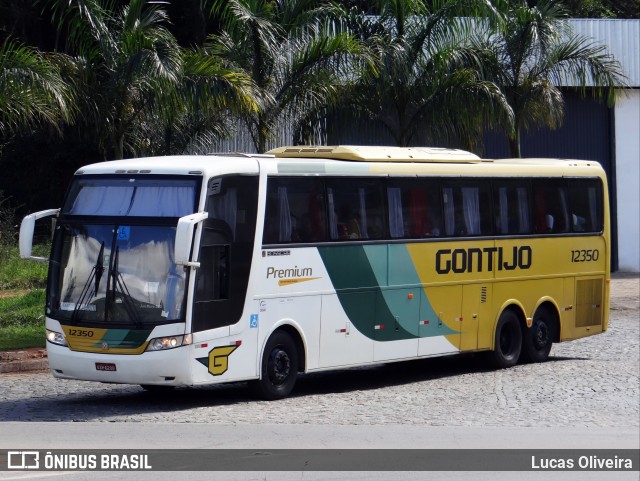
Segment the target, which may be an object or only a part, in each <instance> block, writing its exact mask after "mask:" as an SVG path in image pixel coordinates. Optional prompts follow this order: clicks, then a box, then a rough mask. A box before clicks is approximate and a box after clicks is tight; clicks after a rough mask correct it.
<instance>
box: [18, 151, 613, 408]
mask: <svg viewBox="0 0 640 481" xmlns="http://www.w3.org/2000/svg"><path fill="white" fill-rule="evenodd" d="M47 216H55V218H56V222H55V229H54V230H55V232H54V238H53V244H52V249H51V255H50V259H48V261H49V276H48V288H47V301H46V330H47V350H48V356H49V365H50V368H51V372H52V373H53V375H54V376H56V377H59V378H68V379H84V380H91V381H100V382H109V383H129V384H140V385H142V386H143V387H145V388H148V389H152V388H160V387H162V386H165V387H173V386H194V385H203V384H210V383H222V382H230V381H246V380H250V381H253V385H254V386H255V387H256V388H257V390H258V391H259V393H260V394H261V395H262V396H263V397H265V398H268V399H275V398H281V397H284V396H287V395H288V394H289V393H290V392H291V390H292V389H293V387H294V384H295V382H296V377H297V374H298V373H299V372H314V371H320V370H328V369H338V368H344V367H349V366H361V365H367V364H372V363H383V362H392V361H400V360H408V359H417V358H424V357H430V356H440V355H449V354H454V353H462V352H476V351H487V357H488V358H489V359H490V360H491V361H492V362H493V364H494V365H495V366H496V367H500V368H506V367H510V366H512V365H514V364H516V363H517V362H519V361H520V362H539V361H544V360H546V359H547V357H548V356H549V351H550V349H551V346H552V343H554V342H561V341H568V340H572V339H578V338H581V337H585V336H589V335H592V334H597V333H600V332H603V331H605V330H606V329H607V322H608V302H609V300H608V299H609V271H610V266H609V254H610V247H609V242H610V239H609V206H608V199H607V184H606V179H605V174H604V172H603V170H602V168H601V167H600V165H599V164H598V163H596V162H588V161H573V160H549V159H521V160H482V159H479V158H478V157H476V156H475V155H473V154H470V153H467V152H464V151H460V150H448V149H434V148H393V147H356V146H339V147H283V148H278V149H275V150H273V151H271V152H270V153H268V154H265V155H249V154H246V155H245V154H242V155H240V154H222V155H208V156H181V157H160V158H143V159H131V160H122V161H114V162H102V163H98V164H93V165H88V166H86V167H83V168H82V169H81V170H79V171H77V172H76V174H75V176H74V179H73V182H72V184H71V186H70V188H69V191H68V195H67V198H66V200H65V202H64V205H63V207H62V208H61V209H52V210H48V211H43V212H38V213H35V214H31V215H29V216H27V217H25V219H24V220H23V223H22V226H21V231H20V247H21V255H22V256H23V257H31V245H32V237H33V231H34V224H35V221H36V219H40V218H44V217H47ZM32 258H33V257H32ZM44 260H47V259H44Z"/></svg>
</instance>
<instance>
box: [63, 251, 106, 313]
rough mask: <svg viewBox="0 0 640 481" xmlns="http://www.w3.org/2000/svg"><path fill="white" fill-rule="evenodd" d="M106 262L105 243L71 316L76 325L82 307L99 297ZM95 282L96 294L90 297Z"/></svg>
mask: <svg viewBox="0 0 640 481" xmlns="http://www.w3.org/2000/svg"><path fill="white" fill-rule="evenodd" d="M103 262H104V241H103V242H102V244H101V245H100V252H98V259H97V260H96V263H95V265H94V266H93V267H92V268H91V272H90V273H89V277H87V281H86V282H85V283H84V286H83V287H82V291H80V297H79V298H78V302H76V305H75V307H74V308H73V313H72V314H71V321H72V322H73V323H74V324H75V323H76V322H77V318H78V312H79V311H80V306H84V305H85V304H86V301H87V300H88V299H91V297H95V296H97V295H98V288H99V287H100V278H101V277H102V273H103V272H104V266H103V265H102V263H103ZM92 281H94V293H93V294H92V295H90V297H87V296H88V295H89V292H90V291H91V283H92Z"/></svg>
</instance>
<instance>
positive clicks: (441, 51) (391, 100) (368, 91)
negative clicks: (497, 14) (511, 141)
mask: <svg viewBox="0 0 640 481" xmlns="http://www.w3.org/2000/svg"><path fill="white" fill-rule="evenodd" d="M378 9H379V12H380V15H379V16H378V17H369V18H368V19H365V21H364V23H363V22H362V21H360V22H359V24H360V25H361V26H362V28H363V33H362V35H363V36H365V37H367V36H369V35H370V33H374V34H373V35H371V36H369V41H370V44H371V46H372V49H373V50H374V51H375V52H376V56H377V59H378V62H379V63H378V66H377V68H378V69H379V72H374V71H370V72H368V75H365V76H364V77H363V78H362V81H361V82H360V83H358V84H356V85H355V91H354V92H355V96H354V99H355V103H354V106H355V107H357V108H359V109H360V110H364V112H365V113H366V115H367V116H369V117H370V118H373V119H376V120H378V121H379V122H381V123H382V125H383V126H384V128H385V130H386V131H387V132H388V133H389V134H390V135H391V136H392V137H393V139H394V141H395V143H396V145H398V146H407V145H409V144H410V143H412V141H414V140H415V137H416V135H418V134H421V135H422V136H423V137H424V138H425V139H426V140H427V141H428V142H430V143H434V144H442V143H451V142H456V141H462V143H463V144H464V145H465V146H467V147H470V148H471V147H472V146H474V145H475V144H476V142H478V140H479V138H480V135H481V131H482V121H483V117H484V116H485V115H484V114H485V113H491V112H494V111H498V112H501V114H500V116H501V117H505V118H507V119H508V118H510V109H509V107H508V105H507V104H506V102H505V99H504V97H503V95H502V94H501V92H500V90H499V89H498V88H497V86H496V85H495V84H494V83H492V82H490V81H486V80H483V79H482V78H481V76H480V73H479V71H478V69H477V68H476V65H478V64H479V63H481V58H482V55H483V52H482V51H478V50H476V49H475V48H474V46H473V45H472V44H471V43H470V42H468V37H469V32H470V29H471V27H470V25H471V24H470V23H469V22H467V21H465V20H463V19H462V18H460V17H459V15H461V14H465V15H469V14H471V13H472V12H482V13H484V14H485V15H491V14H493V13H494V12H492V10H491V5H490V4H489V3H488V2H483V1H477V2H474V1H456V0H444V1H440V0H434V1H431V2H426V1H423V0H379V1H378ZM497 116H498V115H497V114H494V115H492V116H489V117H490V118H493V117H497Z"/></svg>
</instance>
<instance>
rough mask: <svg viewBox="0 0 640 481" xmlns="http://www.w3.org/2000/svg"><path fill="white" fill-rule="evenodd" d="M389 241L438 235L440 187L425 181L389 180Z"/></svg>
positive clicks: (420, 179) (432, 182)
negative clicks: (390, 239)
mask: <svg viewBox="0 0 640 481" xmlns="http://www.w3.org/2000/svg"><path fill="white" fill-rule="evenodd" d="M387 205H388V206H389V234H390V235H391V238H392V239H423V238H428V237H439V236H440V235H442V216H441V206H440V184H439V182H438V181H437V180H434V179H429V178H418V179H415V178H411V179H393V180H391V181H390V182H389V184H388V187H387Z"/></svg>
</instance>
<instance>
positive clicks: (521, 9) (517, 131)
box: [475, 0, 625, 157]
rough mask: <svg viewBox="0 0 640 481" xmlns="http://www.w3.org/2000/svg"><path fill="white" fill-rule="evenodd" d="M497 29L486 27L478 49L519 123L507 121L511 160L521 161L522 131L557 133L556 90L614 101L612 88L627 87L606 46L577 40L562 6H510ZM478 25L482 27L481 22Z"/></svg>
mask: <svg viewBox="0 0 640 481" xmlns="http://www.w3.org/2000/svg"><path fill="white" fill-rule="evenodd" d="M510 3H511V5H510V6H507V7H506V8H505V10H504V11H503V14H504V21H503V22H502V26H501V27H500V28H498V29H495V28H491V26H490V25H484V29H483V31H482V32H481V33H479V35H478V36H477V37H475V42H476V43H475V46H476V48H478V49H480V50H484V51H485V52H486V56H485V59H484V61H483V66H482V69H483V72H484V73H485V75H487V78H488V80H490V81H492V82H494V83H495V84H496V85H499V86H500V87H501V88H502V90H503V91H504V94H505V96H506V98H507V100H508V102H509V105H510V106H511V108H512V109H513V114H514V118H515V124H511V123H509V125H506V123H504V122H503V130H504V131H505V132H507V134H508V136H509V140H510V147H511V155H512V156H513V157H520V155H521V152H520V135H521V130H522V129H525V130H526V129H529V128H532V127H534V126H539V125H545V126H547V127H549V128H556V127H558V126H560V124H561V123H562V119H563V116H564V98H563V95H562V92H561V91H560V88H559V87H558V85H562V84H564V85H576V86H577V87H578V88H579V89H580V90H581V92H582V93H585V92H586V86H587V85H588V84H591V85H593V86H595V88H593V89H592V91H593V92H594V93H595V94H596V95H600V96H606V97H607V98H608V99H609V101H611V102H613V99H614V95H615V93H614V88H615V87H617V86H620V85H624V82H625V77H624V75H623V73H622V67H621V66H620V64H619V63H618V62H617V61H615V59H614V58H613V57H612V56H611V55H610V54H608V53H606V50H605V48H604V46H602V45H596V44H594V43H593V42H592V41H591V40H589V39H587V38H585V37H580V36H577V35H575V34H574V33H573V32H571V30H570V29H569V27H568V24H567V23H566V22H565V20H566V18H567V15H566V11H565V10H564V8H563V6H562V4H561V3H559V2H553V1H551V0H540V1H538V2H534V5H533V6H530V5H529V4H528V3H527V2H525V1H519V2H515V1H514V2H510ZM479 26H483V25H482V24H481V23H479Z"/></svg>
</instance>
